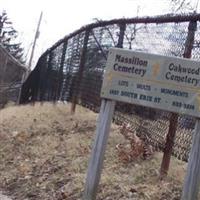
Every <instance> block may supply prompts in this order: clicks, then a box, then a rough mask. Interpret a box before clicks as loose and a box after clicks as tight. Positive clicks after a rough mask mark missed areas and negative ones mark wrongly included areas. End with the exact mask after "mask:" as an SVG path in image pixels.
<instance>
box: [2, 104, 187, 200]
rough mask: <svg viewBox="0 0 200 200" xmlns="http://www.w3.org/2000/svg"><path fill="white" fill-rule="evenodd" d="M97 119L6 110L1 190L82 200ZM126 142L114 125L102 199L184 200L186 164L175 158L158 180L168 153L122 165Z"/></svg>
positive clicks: (52, 109) (38, 109)
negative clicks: (119, 149) (121, 146)
mask: <svg viewBox="0 0 200 200" xmlns="http://www.w3.org/2000/svg"><path fill="white" fill-rule="evenodd" d="M96 118H97V115H96V114H95V113H93V112H91V111H89V110H87V109H84V108H82V107H78V108H77V112H76V114H75V115H74V116H71V115H70V107H69V106H68V105H63V104H58V105H52V104H48V103H45V104H44V105H43V106H41V105H40V104H36V105H35V106H31V105H26V106H19V107H9V108H5V109H3V110H1V111H0V140H1V143H0V188H2V190H4V191H6V192H7V193H8V194H10V195H11V196H13V197H14V198H15V199H17V200H25V199H26V200H29V199H30V200H31V199H34V200H36V199H37V200H40V199H41V200H61V199H69V200H77V199H81V196H82V193H83V188H84V181H85V175H86V170H87V163H88V159H89V154H90V151H91V146H92V142H93V139H94V132H95V128H96ZM119 143H126V141H125V139H124V137H123V136H122V135H121V134H120V133H119V127H118V126H116V125H112V130H111V133H110V137H109V141H108V146H107V151H106V157H105V162H104V170H103V173H102V178H101V182H100V186H99V192H98V196H97V199H99V200H100V199H105V200H111V199H113V200H114V199H121V200H125V199H137V200H140V199H141V200H161V199H162V200H178V199H180V193H181V188H182V182H183V177H184V174H185V169H186V166H185V163H183V162H180V161H177V160H176V159H175V158H173V159H172V163H171V168H170V171H169V176H168V178H167V179H166V180H164V181H162V182H161V181H159V180H158V175H159V167H160V163H161V158H162V155H161V154H160V153H156V154H155V155H154V156H153V157H152V158H151V159H150V160H145V161H142V160H137V161H136V160H135V161H132V162H128V163H122V162H121V161H120V159H119V157H118V153H117V150H116V145H117V144H119Z"/></svg>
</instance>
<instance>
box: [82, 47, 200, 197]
mask: <svg viewBox="0 0 200 200" xmlns="http://www.w3.org/2000/svg"><path fill="white" fill-rule="evenodd" d="M101 97H102V98H103V100H102V105H101V110H100V114H99V119H98V124H97V131H96V139H95V143H94V146H93V150H92V157H91V160H90V163H89V167H88V173H87V179H86V185H85V193H84V199H87V200H92V199H95V197H96V193H97V186H98V183H99V180H100V173H101V170H102V166H103V157H104V153H105V147H106V142H107V138H108V133H109V128H110V124H111V119H112V115H113V112H114V106H115V101H121V102H127V103H131V104H136V105H142V106H147V107H151V108H157V109H162V110H166V111H170V112H173V113H181V114H187V115H191V116H194V117H197V118H199V117H200V63H199V62H197V61H191V60H189V59H185V58H175V57H167V56H160V55H154V54H147V53H141V52H134V51H130V50H123V49H117V48H111V49H110V50H109V54H108V59H107V64H106V71H105V74H104V80H103V85H102V89H101ZM197 127H199V128H200V125H197ZM194 137H195V138H196V137H197V136H194ZM193 140H194V148H195V150H194V152H192V153H191V158H190V161H189V166H190V165H191V166H192V167H194V169H193V170H189V171H192V172H191V173H194V172H195V173H197V174H200V166H199V163H200V152H199V154H198V156H197V155H196V154H195V152H196V150H197V149H198V148H199V151H200V147H198V145H197V143H196V140H195V139H193ZM199 140H200V136H199ZM199 140H198V141H199ZM198 157H199V158H198ZM194 159H195V161H194ZM191 160H192V161H191ZM191 173H190V174H189V175H188V177H189V179H190V177H191ZM199 176H200V175H199ZM199 181H200V180H197V179H196V180H195V181H193V184H195V185H197V187H198V185H199ZM187 182H188V183H187V185H188V184H190V187H189V188H191V191H192V192H194V190H193V189H192V188H195V187H194V185H191V183H190V181H187ZM197 187H196V188H197ZM184 200H186V199H184ZM187 200H192V199H188V198H187Z"/></svg>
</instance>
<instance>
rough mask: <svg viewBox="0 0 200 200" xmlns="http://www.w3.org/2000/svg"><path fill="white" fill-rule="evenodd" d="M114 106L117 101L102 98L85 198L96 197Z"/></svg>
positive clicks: (89, 199) (92, 198) (87, 199)
mask: <svg viewBox="0 0 200 200" xmlns="http://www.w3.org/2000/svg"><path fill="white" fill-rule="evenodd" d="M114 108H115V101H111V100H105V99H103V100H102V102H101V109H100V114H99V118H98V120H97V130H96V138H95V142H94V146H93V149H92V156H91V159H90V162H89V166H88V172H87V178H86V183H85V191H84V196H83V199H84V200H94V199H95V198H96V193H97V188H98V184H99V181H100V177H101V171H102V167H103V159H104V154H105V150H106V144H107V140H108V135H109V131H110V125H111V121H112V117H113V113H114Z"/></svg>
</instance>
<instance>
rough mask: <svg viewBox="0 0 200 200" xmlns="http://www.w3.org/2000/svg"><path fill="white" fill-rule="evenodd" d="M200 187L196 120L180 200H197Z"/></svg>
mask: <svg viewBox="0 0 200 200" xmlns="http://www.w3.org/2000/svg"><path fill="white" fill-rule="evenodd" d="M199 186H200V119H197V121H196V126H195V130H194V134H193V139H192V148H191V151H190V157H189V163H188V168H187V174H186V176H185V182H184V186H183V192H182V198H181V200H197V197H198V190H199Z"/></svg>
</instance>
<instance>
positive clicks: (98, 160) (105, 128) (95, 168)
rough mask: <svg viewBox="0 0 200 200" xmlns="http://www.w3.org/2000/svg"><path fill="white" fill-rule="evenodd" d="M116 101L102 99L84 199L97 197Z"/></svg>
mask: <svg viewBox="0 0 200 200" xmlns="http://www.w3.org/2000/svg"><path fill="white" fill-rule="evenodd" d="M119 27H120V33H119V38H118V44H117V47H120V48H122V47H123V40H124V33H125V28H126V25H125V24H122V25H119ZM115 103H116V102H115V101H111V100H105V99H102V102H101V109H100V114H99V118H98V123H97V130H96V138H95V142H94V145H93V148H92V155H91V158H90V161H89V166H88V171H87V177H86V183H85V190H84V196H83V199H84V200H95V199H96V194H97V190H98V185H99V181H100V178H101V171H102V168H103V160H104V154H105V150H106V145H107V140H108V135H109V130H110V125H111V121H112V117H113V113H114V108H115Z"/></svg>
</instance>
